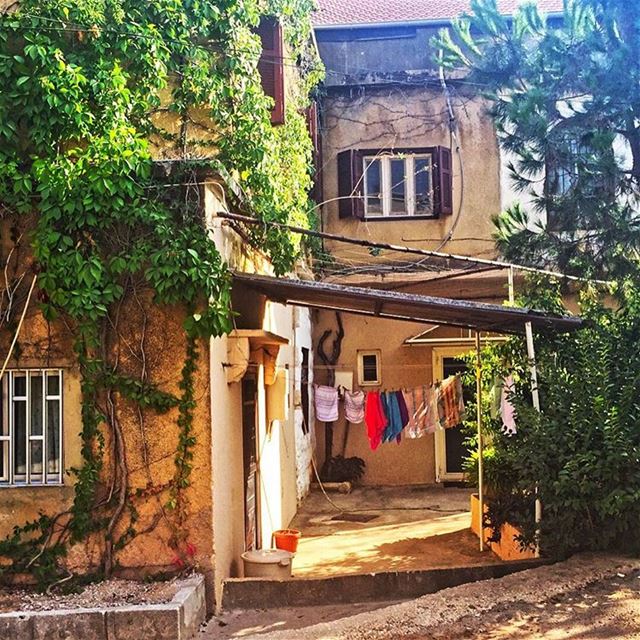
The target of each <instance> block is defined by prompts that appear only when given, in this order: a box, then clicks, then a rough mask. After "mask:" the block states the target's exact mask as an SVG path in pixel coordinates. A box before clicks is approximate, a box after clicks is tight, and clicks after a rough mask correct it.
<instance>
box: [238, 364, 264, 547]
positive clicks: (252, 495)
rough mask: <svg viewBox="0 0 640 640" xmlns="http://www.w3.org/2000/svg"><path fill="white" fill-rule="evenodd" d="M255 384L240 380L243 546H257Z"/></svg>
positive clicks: (248, 378)
mask: <svg viewBox="0 0 640 640" xmlns="http://www.w3.org/2000/svg"><path fill="white" fill-rule="evenodd" d="M256 402H257V384H256V380H255V378H254V377H253V376H246V377H244V378H243V379H242V457H243V468H244V539H245V542H244V546H245V551H250V550H251V549H256V548H257V546H258V540H259V539H260V538H259V537H258V533H259V528H258V527H259V525H258V522H259V520H258V465H257V442H256Z"/></svg>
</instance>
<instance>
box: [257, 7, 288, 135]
mask: <svg viewBox="0 0 640 640" xmlns="http://www.w3.org/2000/svg"><path fill="white" fill-rule="evenodd" d="M258 35H259V36H260V41H261V42H262V54H261V55H260V60H259V61H258V72H259V73H260V80H261V82H262V90H263V91H264V93H265V95H267V96H268V97H269V98H271V99H272V100H273V108H272V109H271V124H283V123H284V57H283V45H282V25H281V24H280V23H279V22H278V20H277V19H276V18H272V17H266V18H262V20H261V21H260V25H259V26H258Z"/></svg>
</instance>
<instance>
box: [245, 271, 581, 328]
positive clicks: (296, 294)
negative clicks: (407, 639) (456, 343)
mask: <svg viewBox="0 0 640 640" xmlns="http://www.w3.org/2000/svg"><path fill="white" fill-rule="evenodd" d="M233 278H234V281H235V282H238V283H242V284H243V285H245V286H247V287H249V288H251V289H253V290H255V291H257V292H259V293H261V294H263V295H265V296H267V297H268V298H269V299H270V300H273V301H275V302H281V303H283V304H292V305H298V306H304V307H314V308H318V309H331V310H335V311H344V312H345V313H356V314H360V315H368V316H375V317H379V318H389V319H392V320H406V321H409V322H422V323H428V324H442V325H448V326H452V327H464V328H466V329H476V330H479V331H495V332H500V333H524V325H525V323H526V322H530V323H531V324H532V326H533V327H535V328H538V329H554V330H556V331H571V330H573V329H577V328H578V327H580V325H581V324H582V320H581V319H580V318H579V317H576V316H556V315H553V314H549V313H545V312H543V311H536V310H534V309H526V308H520V307H504V306H500V305H496V304H486V303H482V302H473V301H470V300H452V299H450V298H435V297H433V296H424V295H417V294H413V293H403V292H399V291H383V290H379V289H370V288H364V287H352V286H346V285H340V284H330V283H326V282H314V281H309V280H293V279H290V278H274V277H271V276H263V275H256V274H250V273H235V274H234V276H233Z"/></svg>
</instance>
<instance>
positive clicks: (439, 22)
mask: <svg viewBox="0 0 640 640" xmlns="http://www.w3.org/2000/svg"><path fill="white" fill-rule="evenodd" d="M545 15H546V16H547V17H548V18H561V17H562V16H563V15H564V13H563V12H562V11H548V12H546V13H545ZM504 17H505V18H513V14H505V15H504ZM455 19H456V18H455V17H452V18H437V19H430V20H394V21H384V22H347V23H335V24H314V25H313V29H314V31H330V30H336V31H337V30H343V29H344V30H348V29H380V28H385V27H446V26H449V25H450V24H451V22H452V21H453V20H455Z"/></svg>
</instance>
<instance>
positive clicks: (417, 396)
mask: <svg viewBox="0 0 640 640" xmlns="http://www.w3.org/2000/svg"><path fill="white" fill-rule="evenodd" d="M340 389H343V393H342V399H343V400H344V406H345V418H346V420H347V422H349V423H350V424H359V423H361V422H363V421H364V422H365V424H366V428H367V436H368V438H369V444H370V446H371V449H372V450H373V451H375V450H376V449H377V448H378V447H379V446H380V444H382V443H383V442H393V441H395V442H397V443H398V444H399V443H400V441H401V439H402V434H403V433H404V434H405V435H406V436H407V437H408V438H411V439H415V438H421V437H423V436H424V435H426V434H428V433H435V431H436V430H437V429H438V428H440V429H450V428H452V427H455V426H456V425H459V424H460V423H461V422H462V420H463V417H464V400H463V395H462V381H461V379H460V376H459V375H455V376H449V377H448V378H446V379H445V380H443V381H442V382H436V383H434V384H430V385H421V386H418V387H412V388H409V389H396V390H391V391H386V390H384V391H378V390H376V391H368V392H365V391H363V390H357V391H349V390H348V389H344V387H330V386H327V385H314V390H315V395H314V400H315V409H316V418H317V419H318V420H319V421H320V422H335V421H336V420H338V418H339V413H340V412H339V400H340Z"/></svg>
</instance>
